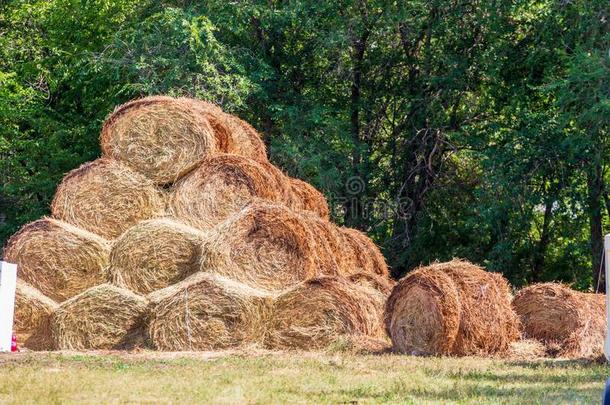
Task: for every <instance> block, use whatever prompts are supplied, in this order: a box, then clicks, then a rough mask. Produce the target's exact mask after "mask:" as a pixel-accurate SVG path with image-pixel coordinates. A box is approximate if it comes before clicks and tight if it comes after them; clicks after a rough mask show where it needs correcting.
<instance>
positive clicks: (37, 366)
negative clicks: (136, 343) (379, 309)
mask: <svg viewBox="0 0 610 405" xmlns="http://www.w3.org/2000/svg"><path fill="white" fill-rule="evenodd" d="M608 372H610V367H608V366H605V365H600V364H591V363H581V362H573V361H558V360H557V361H551V360H547V361H532V362H517V361H502V360H493V359H480V358H462V359H454V358H417V357H410V356H398V355H383V356H362V355H352V354H342V353H339V354H311V353H305V354H265V353H262V354H257V355H247V354H241V355H240V354H237V355H236V354H228V355H224V356H220V357H210V358H206V357H204V356H196V357H192V358H189V357H175V358H171V357H168V356H160V357H158V356H157V355H155V354H151V353H143V354H136V355H133V354H132V355H116V354H113V355H105V356H99V355H97V356H92V355H83V354H79V355H74V354H19V355H17V356H12V357H11V356H10V355H2V356H0V403H19V404H22V403H125V402H127V403H142V402H144V403H169V402H172V403H177V402H178V403H194V402H197V403H230V404H234V403H528V404H535V403H552V404H557V403H570V404H572V403H599V401H600V398H601V392H602V390H603V385H604V381H605V379H606V377H607V376H608Z"/></svg>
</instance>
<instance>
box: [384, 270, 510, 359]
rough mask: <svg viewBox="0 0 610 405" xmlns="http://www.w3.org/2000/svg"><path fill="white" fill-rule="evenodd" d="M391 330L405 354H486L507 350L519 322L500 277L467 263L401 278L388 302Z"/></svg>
mask: <svg viewBox="0 0 610 405" xmlns="http://www.w3.org/2000/svg"><path fill="white" fill-rule="evenodd" d="M385 323H386V330H387V331H388V334H389V335H390V337H391V338H392V341H393V343H394V347H395V348H396V349H397V350H399V351H401V352H405V353H413V354H434V355H440V354H446V355H460V356H464V355H477V354H478V355H483V354H494V353H499V352H502V351H505V350H506V349H507V348H508V346H509V344H510V343H511V342H513V341H515V340H516V339H517V337H518V335H519V332H518V320H517V317H516V315H515V313H514V312H513V310H512V308H511V306H510V301H509V298H508V296H507V295H506V294H505V291H503V289H502V288H500V287H498V280H497V278H496V277H495V276H492V275H490V273H487V272H485V271H484V270H483V269H481V268H480V267H478V266H475V265H473V264H471V263H468V262H466V261H462V260H452V261H450V262H447V263H435V264H433V265H430V266H427V267H422V268H419V269H417V270H415V271H413V272H411V273H409V274H408V275H407V276H406V277H404V278H403V279H401V280H400V281H399V282H398V283H397V285H396V287H395V288H394V289H393V291H392V294H391V295H390V297H389V298H388V302H387V304H386V309H385Z"/></svg>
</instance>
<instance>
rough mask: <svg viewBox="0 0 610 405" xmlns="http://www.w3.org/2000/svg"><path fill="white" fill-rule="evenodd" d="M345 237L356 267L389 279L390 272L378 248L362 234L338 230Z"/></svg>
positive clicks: (350, 229)
mask: <svg viewBox="0 0 610 405" xmlns="http://www.w3.org/2000/svg"><path fill="white" fill-rule="evenodd" d="M340 229H341V232H343V234H344V235H346V237H347V239H348V241H349V243H350V244H351V246H352V248H353V250H354V253H355V255H356V262H357V264H358V267H359V268H361V269H362V270H365V271H371V272H373V273H375V274H379V275H380V276H384V277H389V276H390V272H389V270H388V265H387V264H386V262H385V258H384V257H383V254H382V253H381V251H380V250H379V247H378V246H377V245H376V244H375V242H373V240H372V239H371V238H369V237H368V236H367V235H366V234H365V233H364V232H361V231H359V230H357V229H353V228H340Z"/></svg>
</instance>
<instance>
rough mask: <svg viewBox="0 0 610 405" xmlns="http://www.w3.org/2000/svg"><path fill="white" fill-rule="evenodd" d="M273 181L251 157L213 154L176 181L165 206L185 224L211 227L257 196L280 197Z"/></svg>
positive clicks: (266, 198)
mask: <svg viewBox="0 0 610 405" xmlns="http://www.w3.org/2000/svg"><path fill="white" fill-rule="evenodd" d="M276 183H277V182H276V179H275V178H274V177H273V175H272V174H270V173H269V172H268V171H267V170H265V169H264V168H263V167H262V166H261V165H260V164H259V163H257V162H256V161H254V160H252V159H247V158H244V157H240V156H236V155H217V156H213V157H210V158H207V159H205V160H204V161H203V162H202V164H201V165H200V166H199V167H198V168H197V169H196V170H194V171H193V172H192V173H190V174H189V175H188V176H186V177H184V178H183V179H182V180H181V181H179V182H178V183H176V185H175V186H174V188H173V190H172V192H171V195H170V199H169V210H170V212H171V214H172V215H174V216H175V217H177V218H179V219H180V220H182V221H184V222H186V223H188V224H189V225H192V226H195V227H198V228H201V229H207V228H211V227H213V226H214V225H217V224H218V223H220V222H222V221H223V220H225V219H227V218H228V217H229V216H231V215H232V214H234V213H236V212H239V211H241V210H242V209H243V208H244V207H245V206H247V205H248V204H250V203H251V202H252V201H253V200H255V199H257V198H259V199H264V200H269V201H282V197H283V194H282V191H281V190H278V188H277V187H276V186H275V184H276Z"/></svg>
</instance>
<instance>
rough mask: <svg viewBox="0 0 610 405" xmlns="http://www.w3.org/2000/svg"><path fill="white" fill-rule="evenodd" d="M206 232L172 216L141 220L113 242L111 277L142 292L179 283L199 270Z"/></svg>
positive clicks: (129, 287)
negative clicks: (202, 244)
mask: <svg viewBox="0 0 610 405" xmlns="http://www.w3.org/2000/svg"><path fill="white" fill-rule="evenodd" d="M204 236H205V235H204V234H203V232H202V231H199V230H198V229H195V228H191V227H190V226H187V225H183V224H181V223H179V222H176V221H174V220H172V219H169V218H159V219H151V220H149V221H143V222H140V223H139V224H137V225H136V226H134V227H132V228H130V229H128V230H127V231H126V232H125V233H123V235H121V237H120V238H119V239H117V240H116V241H115V242H114V243H113V245H112V249H111V251H110V266H109V268H108V273H109V277H110V280H111V281H112V283H113V284H115V285H118V286H121V287H125V288H128V289H130V290H132V291H135V292H137V293H140V294H148V293H150V292H153V291H155V290H159V289H161V288H165V287H167V286H169V285H171V284H174V283H177V282H178V281H181V280H183V279H185V278H186V277H188V276H189V275H191V274H192V273H195V272H196V271H199V261H200V257H201V243H202V242H203V239H204Z"/></svg>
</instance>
